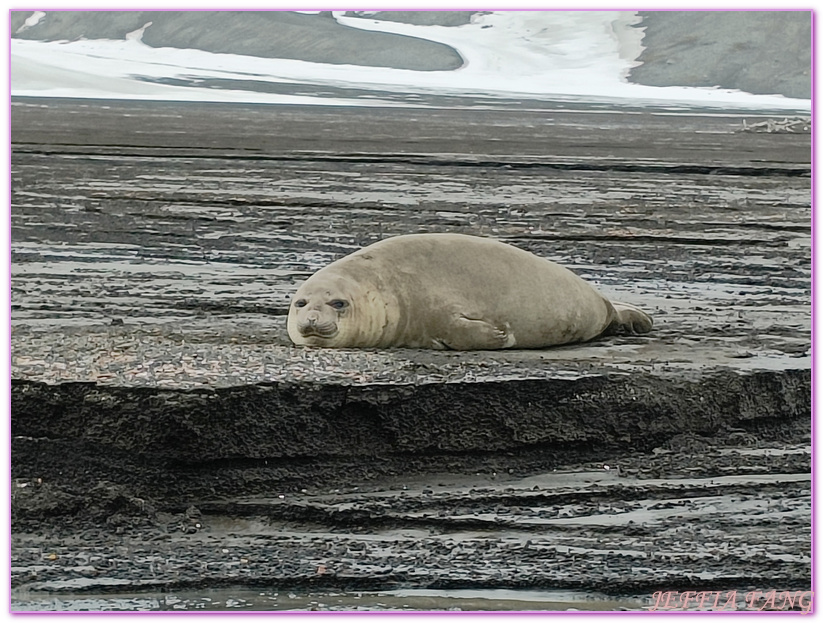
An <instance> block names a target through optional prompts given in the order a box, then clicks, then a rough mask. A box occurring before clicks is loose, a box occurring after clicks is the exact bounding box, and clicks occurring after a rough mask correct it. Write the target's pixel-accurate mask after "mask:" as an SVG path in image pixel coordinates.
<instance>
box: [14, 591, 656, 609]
mask: <svg viewBox="0 0 823 623" xmlns="http://www.w3.org/2000/svg"><path fill="white" fill-rule="evenodd" d="M651 603H652V602H651V597H610V596H608V595H603V594H600V593H588V592H577V591H562V590H555V591H533V590H510V589H482V590H472V589H464V590H449V591H446V590H428V589H400V590H394V591H377V592H333V591H332V592H311V593H299V592H295V591H271V590H270V591H259V590H253V589H244V588H229V589H216V590H201V591H190V592H189V591H182V592H174V593H133V594H128V593H126V594H120V595H85V594H84V595H75V594H61V595H53V594H44V595H40V594H35V593H30V592H22V593H19V594H18V595H17V596H13V597H12V602H11V611H12V612H23V611H25V612H33V611H39V612H71V611H73V612H78V611H87V612H88V611H119V612H137V611H169V610H183V611H191V610H245V611H272V610H309V611H311V610H414V611H425V610H470V611H509V612H516V611H565V610H586V611H610V610H642V609H644V608H645V607H647V606H649V605H651Z"/></svg>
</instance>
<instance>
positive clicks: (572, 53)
mask: <svg viewBox="0 0 823 623" xmlns="http://www.w3.org/2000/svg"><path fill="white" fill-rule="evenodd" d="M95 17H96V18H98V20H99V18H100V17H101V16H100V15H97V16H95ZM119 17H120V18H121V19H123V16H122V15H121V16H119ZM299 17H300V19H303V17H304V16H299ZM331 18H333V20H334V21H335V22H336V25H335V28H337V30H334V31H331V30H330V31H329V32H334V33H343V34H345V35H346V36H349V35H350V34H352V33H353V32H354V30H356V31H357V36H359V37H363V36H364V35H366V34H370V33H373V34H374V35H378V34H379V35H380V36H382V37H386V36H387V34H391V35H398V36H397V37H395V38H393V39H391V40H389V39H387V40H386V41H388V43H386V44H385V45H391V46H400V49H401V50H402V46H404V45H406V44H408V45H412V43H414V45H416V46H418V48H419V45H420V42H433V43H436V44H440V46H441V48H442V49H446V48H444V46H447V48H448V49H450V50H454V51H456V53H457V54H459V57H460V58H462V60H463V64H462V66H459V67H458V68H456V69H448V70H422V69H401V68H394V67H385V66H384V67H375V66H369V62H371V61H370V60H369V59H373V58H376V56H375V54H374V53H373V52H372V54H371V56H370V57H369V58H368V59H365V60H364V62H363V63H355V62H350V63H348V64H338V63H331V62H311V61H306V60H296V59H294V58H265V57H263V56H253V55H247V54H227V53H215V52H209V51H205V50H202V49H200V50H196V49H179V48H173V47H162V46H158V45H157V43H156V42H155V43H154V46H149V45H147V44H146V43H144V42H143V41H142V39H143V37H144V34H145V33H146V32H147V29H148V28H151V27H152V24H151V23H150V22H149V23H144V24H141V25H140V27H138V28H135V29H134V30H133V31H131V32H129V34H128V35H126V36H124V37H123V38H121V39H118V40H112V39H84V38H82V37H81V38H80V39H78V40H73V41H70V42H69V41H65V40H63V41H59V40H58V41H54V40H52V41H40V40H33V39H25V38H21V37H22V36H23V34H24V33H26V32H27V31H28V33H32V32H34V30H33V29H36V28H38V27H41V28H42V25H43V24H44V23H45V21H46V20H48V19H49V17H48V14H46V15H45V17H44V16H43V15H41V14H39V13H38V14H34V15H31V16H28V18H27V19H26V21H25V23H24V24H23V25H22V26H20V27H18V33H17V34H18V36H17V37H15V38H13V39H12V41H11V68H12V95H19V96H51V97H88V98H91V97H95V98H134V99H166V100H185V101H243V102H268V103H322V104H345V105H361V106H362V105H402V106H410V105H416V106H421V105H430V104H431V101H430V100H427V99H426V97H427V96H431V95H437V96H443V95H451V96H462V97H465V96H473V97H477V96H482V97H496V98H520V99H524V98H526V99H532V100H544V101H546V100H548V101H551V100H560V101H576V102H604V101H608V102H611V103H613V104H615V105H632V106H637V105H651V104H654V105H661V104H663V103H670V104H675V105H686V106H708V107H717V108H725V107H735V108H740V107H743V108H769V109H784V110H799V111H802V110H808V109H809V108H810V102H809V101H808V100H800V99H791V98H785V97H782V96H778V95H751V94H748V93H742V92H739V91H733V90H728V89H718V88H694V87H651V86H643V85H638V84H632V83H630V82H629V81H628V79H627V77H628V75H629V71H630V70H631V68H632V67H634V66H636V65H637V60H636V59H637V58H638V57H639V56H640V54H641V52H642V50H643V47H642V38H643V30H642V28H637V27H636V25H637V24H638V22H639V17H638V15H637V13H635V12H626V11H496V12H490V13H489V12H487V13H476V14H474V15H472V16H471V18H470V21H469V23H463V24H462V25H458V26H439V25H414V24H409V23H402V22H396V21H386V20H383V19H372V18H371V17H370V16H369V15H358V16H351V15H347V14H345V13H344V12H335V13H334V14H333V15H331V16H328V19H331ZM337 26H342V27H345V29H340V28H338V27H337ZM52 38H54V37H53V35H52ZM361 40H363V41H366V40H368V37H366V38H364V39H361ZM293 47H294V46H292V48H290V52H289V54H291V55H292V56H294V52H293V51H291V50H293ZM309 47H310V46H308V45H307V46H306V48H307V56H310V55H309V54H308V51H309V50H308V48H309ZM416 49H417V48H416ZM419 49H421V50H422V48H419ZM275 54H276V52H275ZM421 54H422V52H421ZM377 56H378V57H379V55H377ZM350 58H352V59H354V61H356V60H357V57H356V56H351V57H350ZM364 58H365V57H364ZM399 95H400V96H399ZM459 101H460V100H454V102H459ZM466 101H467V102H469V101H472V100H466ZM467 105H470V104H468V103H467Z"/></svg>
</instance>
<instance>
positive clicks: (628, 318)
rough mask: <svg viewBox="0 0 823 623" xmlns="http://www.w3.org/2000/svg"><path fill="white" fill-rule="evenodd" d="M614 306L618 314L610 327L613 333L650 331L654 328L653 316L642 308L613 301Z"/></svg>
mask: <svg viewBox="0 0 823 623" xmlns="http://www.w3.org/2000/svg"><path fill="white" fill-rule="evenodd" d="M612 307H614V311H615V312H617V314H616V317H615V319H614V321H613V322H612V324H611V327H609V328H610V329H611V333H623V332H625V333H648V332H649V331H651V330H652V326H654V322H653V321H652V317H651V316H649V315H648V314H647V313H646V312H644V311H642V310H641V309H640V308H638V307H635V306H634V305H629V304H628V303H612Z"/></svg>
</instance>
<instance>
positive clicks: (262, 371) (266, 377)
mask: <svg viewBox="0 0 823 623" xmlns="http://www.w3.org/2000/svg"><path fill="white" fill-rule="evenodd" d="M11 351H12V357H11V376H12V378H13V379H15V380H25V381H39V382H46V383H67V382H90V383H97V384H100V385H114V386H124V387H135V386H138V387H160V388H163V387H166V388H169V389H197V388H223V387H236V386H243V385H253V384H258V383H275V382H277V383H297V382H299V383H306V382H317V383H324V384H339V385H377V384H391V385H409V384H411V385H420V384H426V383H466V382H482V381H503V380H522V379H541V378H553V379H556V378H567V377H568V378H579V377H580V376H583V375H584V374H583V373H580V372H578V371H572V370H569V369H568V366H558V365H557V364H551V363H548V362H546V363H545V364H543V365H537V366H536V365H535V364H534V362H529V363H525V364H519V363H518V362H512V361H506V360H501V359H499V358H496V357H492V356H480V357H472V356H470V355H469V356H463V355H457V354H454V353H428V352H427V353H425V354H424V355H422V356H421V355H420V351H408V350H391V351H376V350H346V349H324V348H297V347H293V346H289V345H287V342H285V341H284V340H283V338H282V336H281V335H280V332H279V331H276V330H272V329H268V330H265V329H257V330H255V329H254V328H253V327H252V328H249V327H242V328H240V329H238V328H235V329H234V330H233V331H231V330H227V328H226V327H225V326H222V325H218V326H216V327H215V328H214V329H213V330H211V331H204V330H202V329H199V330H197V331H185V330H183V329H182V328H180V327H175V328H170V327H169V326H151V325H145V326H142V327H140V328H135V327H134V326H101V327H99V328H91V327H83V328H77V329H74V330H72V329H68V330H64V331H62V332H61V335H60V338H59V339H58V340H56V339H55V337H54V334H53V333H52V332H51V331H44V330H36V329H32V328H30V327H25V326H18V327H15V328H14V329H13V331H12V338H11ZM564 368H565V369H564Z"/></svg>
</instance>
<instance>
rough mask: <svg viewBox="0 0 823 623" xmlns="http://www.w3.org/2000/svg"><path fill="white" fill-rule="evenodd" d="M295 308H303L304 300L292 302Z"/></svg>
mask: <svg viewBox="0 0 823 623" xmlns="http://www.w3.org/2000/svg"><path fill="white" fill-rule="evenodd" d="M294 306H295V307H305V306H306V299H300V300H299V301H295V302H294Z"/></svg>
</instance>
